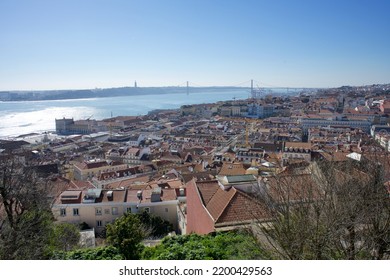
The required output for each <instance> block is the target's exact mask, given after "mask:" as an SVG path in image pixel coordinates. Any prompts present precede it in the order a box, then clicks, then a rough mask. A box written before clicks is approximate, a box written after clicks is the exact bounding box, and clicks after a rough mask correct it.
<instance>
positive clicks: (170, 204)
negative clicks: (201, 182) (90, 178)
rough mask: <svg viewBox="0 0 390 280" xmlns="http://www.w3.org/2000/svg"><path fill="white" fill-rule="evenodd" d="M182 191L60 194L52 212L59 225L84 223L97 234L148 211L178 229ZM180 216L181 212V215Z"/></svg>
mask: <svg viewBox="0 0 390 280" xmlns="http://www.w3.org/2000/svg"><path fill="white" fill-rule="evenodd" d="M180 196H183V197H184V196H185V193H184V191H183V192H181V191H180V192H179V193H178V195H177V192H176V190H175V189H162V188H154V189H144V190H131V189H130V190H102V189H88V190H81V189H77V190H67V191H64V192H62V193H61V194H60V196H59V197H58V199H57V200H56V202H55V203H54V205H53V206H52V211H53V214H54V217H55V218H56V219H57V221H59V222H66V223H73V224H80V223H83V222H85V223H87V224H88V225H89V226H90V227H91V228H94V229H95V231H96V232H97V233H100V232H102V231H103V229H104V228H105V226H106V225H107V224H109V223H112V222H114V221H115V219H117V218H119V217H121V216H122V215H123V214H124V213H138V212H140V211H147V212H149V213H151V214H153V215H156V216H159V217H161V218H163V219H164V220H166V221H168V222H170V223H172V225H173V227H174V229H175V230H178V229H179V226H178V215H179V212H178V211H179V208H178V207H179V204H180V202H179V199H178V197H180ZM180 213H181V212H180Z"/></svg>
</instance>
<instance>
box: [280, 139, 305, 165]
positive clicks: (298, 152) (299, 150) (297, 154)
mask: <svg viewBox="0 0 390 280" xmlns="http://www.w3.org/2000/svg"><path fill="white" fill-rule="evenodd" d="M311 149H312V147H311V143H304V142H285V143H284V149H283V155H282V163H283V165H285V164H287V163H288V162H291V161H296V160H299V161H306V162H310V161H311Z"/></svg>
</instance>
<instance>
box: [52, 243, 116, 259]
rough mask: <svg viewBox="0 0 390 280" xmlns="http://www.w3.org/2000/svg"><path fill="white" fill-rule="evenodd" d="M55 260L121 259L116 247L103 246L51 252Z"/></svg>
mask: <svg viewBox="0 0 390 280" xmlns="http://www.w3.org/2000/svg"><path fill="white" fill-rule="evenodd" d="M52 259H56V260H123V259H124V257H123V256H122V255H121V254H120V252H119V250H118V248H115V247H114V246H104V247H97V248H88V249H77V250H73V251H69V252H64V251H59V252H56V253H55V254H53V256H52Z"/></svg>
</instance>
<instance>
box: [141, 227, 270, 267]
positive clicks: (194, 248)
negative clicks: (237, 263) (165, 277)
mask: <svg viewBox="0 0 390 280" xmlns="http://www.w3.org/2000/svg"><path fill="white" fill-rule="evenodd" d="M142 258H143V259H149V260H229V259H235V260H238V259H269V258H270V256H269V255H268V254H267V253H266V252H265V251H264V250H262V248H261V246H260V245H259V244H258V243H257V242H256V240H255V239H254V238H253V236H252V235H250V234H247V233H245V232H226V233H216V234H209V235H204V236H201V235H197V234H190V235H179V236H173V237H165V238H164V239H163V240H162V242H161V244H160V245H157V246H155V247H150V248H145V250H144V251H143V253H142Z"/></svg>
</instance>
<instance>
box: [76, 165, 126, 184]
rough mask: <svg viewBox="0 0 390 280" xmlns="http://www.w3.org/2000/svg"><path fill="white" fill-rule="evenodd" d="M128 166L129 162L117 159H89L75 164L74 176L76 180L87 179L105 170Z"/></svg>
mask: <svg viewBox="0 0 390 280" xmlns="http://www.w3.org/2000/svg"><path fill="white" fill-rule="evenodd" d="M126 168H127V164H124V163H120V162H116V161H107V160H89V161H83V162H80V163H75V164H74V166H73V176H74V179H75V180H79V181H85V180H90V179H92V178H93V177H95V176H99V175H100V174H101V173H103V172H109V171H116V170H121V169H126Z"/></svg>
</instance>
